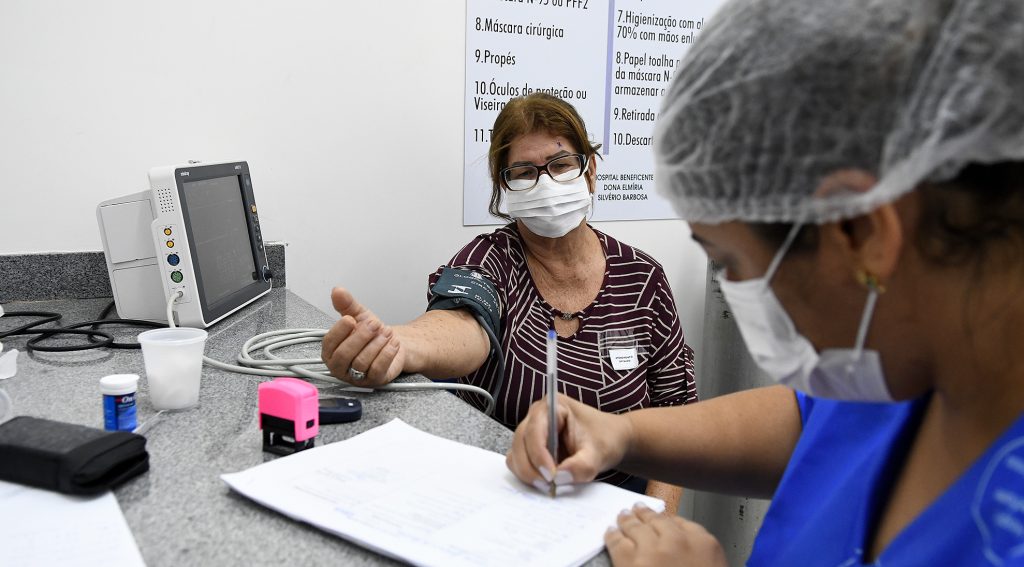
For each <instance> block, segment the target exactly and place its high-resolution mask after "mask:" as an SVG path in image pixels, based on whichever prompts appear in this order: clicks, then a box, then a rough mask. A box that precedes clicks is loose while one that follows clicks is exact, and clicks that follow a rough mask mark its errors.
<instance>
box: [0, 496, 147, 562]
mask: <svg viewBox="0 0 1024 567" xmlns="http://www.w3.org/2000/svg"><path fill="white" fill-rule="evenodd" d="M0 564H3V565H79V566H84V565H96V566H102V567H109V566H111V565H118V566H122V565H124V566H129V567H130V566H133V565H140V566H142V565H145V563H144V562H143V561H142V555H140V554H139V548H138V547H137V546H136V545H135V539H134V538H133V537H132V532H131V530H129V529H128V523H127V522H125V520H124V515H122V514H121V507H120V506H118V504H117V499H116V498H114V493H113V492H105V493H103V494H102V495H100V496H68V495H66V494H58V493H56V492H50V491H48V490H40V489H38V488H33V487H31V486H23V485H21V484H14V483H12V482H5V481H0Z"/></svg>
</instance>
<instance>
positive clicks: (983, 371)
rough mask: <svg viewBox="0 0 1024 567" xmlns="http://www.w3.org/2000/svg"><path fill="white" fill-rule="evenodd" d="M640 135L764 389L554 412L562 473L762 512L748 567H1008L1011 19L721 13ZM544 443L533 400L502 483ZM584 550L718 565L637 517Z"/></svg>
mask: <svg viewBox="0 0 1024 567" xmlns="http://www.w3.org/2000/svg"><path fill="white" fill-rule="evenodd" d="M659 121H660V122H659V124H658V127H657V130H656V139H657V144H658V147H657V148H656V151H657V154H658V163H659V168H658V176H659V177H658V179H659V184H661V185H660V188H661V190H663V192H664V193H666V194H667V195H668V196H669V197H670V198H671V199H672V200H673V201H674V202H675V205H676V208H677V210H678V211H679V212H680V213H681V214H682V216H683V217H684V218H686V219H688V220H690V221H691V227H692V229H693V238H694V239H695V240H696V241H697V242H698V243H699V244H700V245H701V246H702V247H703V248H704V250H705V251H706V252H707V254H708V256H709V257H710V258H711V259H712V260H714V261H715V263H716V264H717V265H720V266H722V267H723V268H724V271H723V272H722V273H721V274H720V275H719V278H720V280H721V286H722V292H723V293H724V295H725V298H726V299H727V301H728V302H729V304H730V307H731V309H732V312H733V315H734V316H735V319H736V322H737V324H738V326H739V329H740V331H741V333H742V335H743V338H744V340H745V342H746V344H747V347H748V349H749V350H750V352H751V354H752V355H753V357H754V360H755V361H756V362H757V363H758V364H759V365H760V366H761V367H762V368H763V370H764V371H765V372H766V373H767V374H769V375H771V376H772V377H773V378H775V379H776V380H777V381H778V382H780V383H781V384H782V385H781V386H773V387H768V388H762V389H755V390H750V391H745V392H740V393H737V394H733V395H729V396H723V397H721V398H717V399H714V400H710V401H706V402H703V403H701V404H696V405H695V406H693V407H685V408H666V409H653V410H642V411H638V412H632V413H629V414H626V415H624V416H611V415H605V414H600V413H596V412H592V411H590V410H589V409H588V408H587V407H586V406H583V405H581V404H578V403H576V402H575V401H573V400H569V399H565V398H563V399H562V400H561V408H560V413H559V417H558V420H559V427H560V428H561V430H562V431H563V432H564V433H563V436H564V442H563V444H562V446H563V447H565V448H566V449H567V450H568V451H569V453H570V456H568V458H566V459H564V460H562V461H561V462H559V463H558V464H557V470H558V471H559V473H563V474H562V478H570V477H571V478H572V479H573V480H572V481H574V482H586V481H588V480H589V479H591V478H593V476H594V473H595V471H598V470H603V469H606V468H609V467H614V466H621V467H622V468H623V469H625V470H629V471H632V472H635V473H638V474H643V475H646V476H649V477H651V478H660V479H663V480H666V481H671V482H677V483H680V484H682V485H684V486H693V487H697V488H705V489H711V490H719V491H726V492H731V493H739V494H746V495H761V496H772V498H773V500H772V503H771V506H770V508H769V510H768V513H767V514H766V516H765V518H764V523H763V525H762V527H761V530H760V533H759V534H758V537H757V541H756V542H755V546H754V550H753V553H752V555H751V557H750V560H749V564H750V565H829V566H839V565H863V564H874V565H888V566H895V565H958V566H960V565H1022V564H1024V553H1022V550H1024V349H1021V345H1022V344H1024V324H1022V323H1024V301H1022V296H1021V289H1024V3H1022V2H1020V0H947V1H935V0H900V1H893V2H888V1H879V2H846V1H843V0H734V1H732V2H729V3H728V4H726V5H725V7H724V8H723V11H722V12H721V13H720V14H719V15H718V16H716V18H715V20H714V21H713V22H712V24H711V25H709V26H708V27H707V28H705V31H704V35H703V36H702V37H701V39H700V40H699V41H698V42H697V44H696V45H695V46H694V48H693V50H692V51H690V53H689V54H688V55H687V57H686V59H685V60H684V61H683V62H682V66H681V68H680V71H679V73H678V74H677V75H676V78H675V79H674V83H673V85H672V87H671V88H670V91H669V94H668V95H667V98H666V100H665V101H664V103H663V111H662V114H661V116H660V118H659ZM794 390H795V392H796V393H795V394H794ZM546 428H547V417H546V413H545V412H544V411H543V408H540V407H535V408H532V409H531V411H530V413H529V416H528V417H527V418H526V420H524V421H523V423H522V424H520V426H519V428H518V430H517V431H516V437H515V441H514V445H513V448H512V450H511V451H510V453H509V457H508V462H509V466H510V468H511V469H512V470H513V471H514V472H515V474H516V475H518V476H519V477H520V478H521V479H523V480H524V481H527V482H532V481H534V480H536V479H539V478H541V474H540V473H539V472H538V471H539V469H540V468H541V467H545V468H547V469H552V468H555V465H556V463H555V461H554V460H553V458H552V456H551V455H549V454H548V453H547V450H546V449H545V445H544V441H543V440H544V436H545V432H546ZM672 432H677V434H672ZM556 478H558V475H556ZM606 543H607V545H608V549H609V552H610V554H611V556H612V559H613V561H614V562H615V563H616V564H617V565H618V564H621V565H631V564H644V565H669V564H677V563H678V564H686V565H722V564H724V559H723V553H722V549H721V547H719V545H718V544H717V542H715V540H714V538H712V537H711V536H710V535H709V534H708V533H707V532H706V531H704V530H703V529H701V528H700V527H699V526H697V525H695V524H693V523H690V522H687V521H685V520H683V519H681V518H667V517H664V516H656V515H654V514H653V513H651V512H650V511H649V510H642V509H637V510H635V511H634V512H633V513H625V514H622V515H621V516H620V517H619V521H618V529H617V530H613V531H611V532H609V534H608V535H607V537H606Z"/></svg>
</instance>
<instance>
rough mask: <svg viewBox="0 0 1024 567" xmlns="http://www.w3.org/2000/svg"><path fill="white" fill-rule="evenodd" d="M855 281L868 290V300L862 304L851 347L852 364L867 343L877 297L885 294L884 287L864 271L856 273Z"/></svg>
mask: <svg viewBox="0 0 1024 567" xmlns="http://www.w3.org/2000/svg"><path fill="white" fill-rule="evenodd" d="M857 281H859V282H860V284H861V285H863V286H865V287H867V288H868V299H867V302H866V303H865V304H864V313H863V314H862V315H861V317H860V326H859V327H858V328H857V340H856V342H855V343H854V347H853V361H854V362H856V361H858V360H860V356H861V353H863V352H864V343H865V342H866V341H867V337H868V327H870V326H871V317H872V315H874V313H875V303H876V302H877V301H878V296H879V294H882V293H885V286H883V285H881V284H879V283H878V277H876V276H875V275H874V274H869V273H868V272H867V271H865V270H858V271H857Z"/></svg>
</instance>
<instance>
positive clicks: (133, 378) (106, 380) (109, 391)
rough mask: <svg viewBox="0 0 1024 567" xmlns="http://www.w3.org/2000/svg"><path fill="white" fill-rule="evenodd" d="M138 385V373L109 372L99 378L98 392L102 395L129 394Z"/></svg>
mask: <svg viewBox="0 0 1024 567" xmlns="http://www.w3.org/2000/svg"><path fill="white" fill-rule="evenodd" d="M138 387H139V375H138V374H111V375H110V376H104V377H103V378H100V392H101V393H102V394H103V395H104V396H120V395H122V394H131V393H132V392H134V391H135V390H137V389H138Z"/></svg>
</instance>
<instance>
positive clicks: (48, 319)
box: [0, 301, 167, 352]
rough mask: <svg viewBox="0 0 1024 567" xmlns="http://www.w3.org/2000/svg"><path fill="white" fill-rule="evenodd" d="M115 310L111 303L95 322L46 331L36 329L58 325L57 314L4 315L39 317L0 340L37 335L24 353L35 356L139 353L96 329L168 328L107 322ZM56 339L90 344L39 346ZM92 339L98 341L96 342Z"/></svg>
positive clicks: (136, 322)
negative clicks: (84, 338)
mask: <svg viewBox="0 0 1024 567" xmlns="http://www.w3.org/2000/svg"><path fill="white" fill-rule="evenodd" d="M113 308H114V302H113V301H112V302H110V305H108V306H107V307H106V308H105V309H104V310H103V312H102V313H100V318H99V319H97V320H95V321H86V322H84V323H75V324H74V325H67V326H65V327H52V328H46V329H38V328H36V327H38V326H39V325H43V324H46V323H52V322H55V321H59V320H60V319H61V315H60V314H59V313H51V312H49V311H8V312H7V313H5V314H4V317H5V318H7V317H41V319H39V320H36V321H31V322H29V323H26V324H24V325H21V326H20V327H15V328H14V329H11V330H9V331H3V332H0V339H2V338H4V337H9V336H12V335H38V336H36V337H33V338H31V339H29V341H28V342H27V343H26V344H25V348H26V350H28V351H29V352H31V351H38V352H74V351H80V350H91V349H94V348H102V347H110V348H116V349H139V348H141V345H139V343H137V342H134V343H119V342H116V341H115V340H114V337H113V336H112V335H111V334H110V333H106V332H104V331H100V330H99V327H100V326H102V325H120V326H126V327H149V328H154V329H160V328H164V327H166V326H167V325H166V324H164V323H156V322H153V321H143V320H141V319H107V318H106V317H107V316H108V315H109V314H110V312H111V310H113ZM82 327H89V328H88V329H82ZM59 335H86V336H87V337H88V338H89V344H87V345H71V346H46V345H41V344H40V343H41V342H42V341H45V340H47V339H49V338H52V337H55V336H59ZM94 337H99V339H98V340H97V339H96V338H94Z"/></svg>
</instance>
